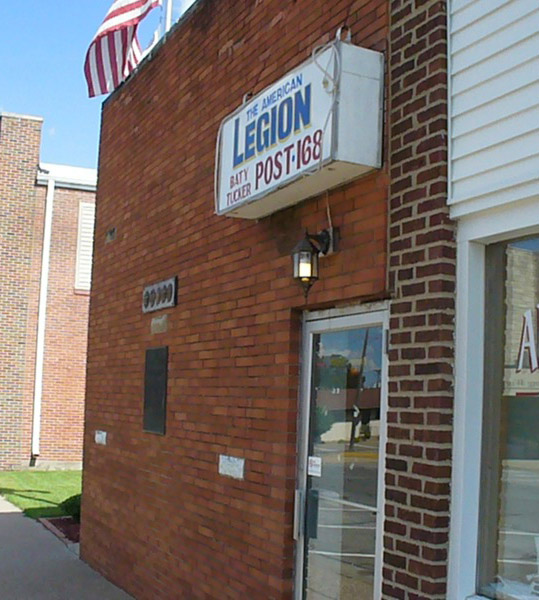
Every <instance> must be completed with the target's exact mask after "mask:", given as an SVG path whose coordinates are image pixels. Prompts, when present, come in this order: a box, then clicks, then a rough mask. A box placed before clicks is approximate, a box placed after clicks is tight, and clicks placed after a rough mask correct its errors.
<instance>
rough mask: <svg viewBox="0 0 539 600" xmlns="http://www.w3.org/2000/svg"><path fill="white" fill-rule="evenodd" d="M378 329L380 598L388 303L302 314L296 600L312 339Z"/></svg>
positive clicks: (377, 590) (298, 596)
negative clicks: (345, 331)
mask: <svg viewBox="0 0 539 600" xmlns="http://www.w3.org/2000/svg"><path fill="white" fill-rule="evenodd" d="M375 326H380V327H381V328H382V332H383V340H382V357H381V360H382V363H381V369H382V372H381V398H380V400H381V402H380V447H379V457H378V484H377V488H378V489H377V498H378V502H377V504H378V505H377V515H376V542H375V559H374V596H373V600H374V599H376V598H381V590H382V550H383V521H384V464H385V447H386V440H387V418H386V415H387V376H388V361H387V347H388V334H389V329H388V328H389V307H388V304H387V302H378V303H373V304H370V305H361V306H356V307H350V308H346V309H332V310H324V311H315V312H309V311H307V312H305V313H304V314H303V327H302V341H301V356H300V366H301V373H300V390H299V399H298V402H299V406H298V427H297V432H298V441H297V449H298V466H297V479H296V495H295V501H294V539H295V540H296V553H295V556H296V560H295V586H294V587H295V594H294V598H295V600H302V599H303V571H304V564H305V535H304V533H305V532H304V525H305V504H306V489H307V458H308V456H307V455H308V440H309V422H310V408H311V401H310V399H311V383H312V359H313V355H312V353H313V342H312V339H313V335H314V334H318V333H326V332H331V331H342V330H346V329H356V328H360V327H375Z"/></svg>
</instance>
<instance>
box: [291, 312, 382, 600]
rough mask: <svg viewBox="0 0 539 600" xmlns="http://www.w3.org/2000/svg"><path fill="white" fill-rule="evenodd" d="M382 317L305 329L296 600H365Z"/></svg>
mask: <svg viewBox="0 0 539 600" xmlns="http://www.w3.org/2000/svg"><path fill="white" fill-rule="evenodd" d="M384 322H385V314H384V313H367V314H362V315H356V316H350V317H342V318H334V319H321V320H319V321H316V320H315V321H311V322H307V324H306V326H305V331H304V333H305V337H304V349H303V353H304V356H303V362H302V364H304V365H305V366H306V367H307V366H308V369H305V373H304V377H303V384H304V390H303V395H302V396H303V397H302V405H303V406H302V419H303V427H302V432H303V440H302V456H301V463H302V464H301V468H300V473H299V479H300V480H299V486H298V494H297V504H298V506H297V511H296V515H297V519H298V521H299V522H298V527H297V540H298V578H297V587H298V594H297V598H298V599H301V600H373V599H375V598H378V597H380V594H379V584H380V581H379V580H380V578H379V576H378V570H379V569H378V567H379V560H378V558H379V556H380V549H381V548H380V543H379V542H380V535H379V530H380V528H381V517H382V511H381V510H380V508H381V500H382V493H381V490H382V488H381V485H382V484H381V481H382V477H381V470H380V468H379V464H381V463H380V458H381V449H382V447H383V445H382V443H383V439H384V427H385V354H384V352H383V346H384Z"/></svg>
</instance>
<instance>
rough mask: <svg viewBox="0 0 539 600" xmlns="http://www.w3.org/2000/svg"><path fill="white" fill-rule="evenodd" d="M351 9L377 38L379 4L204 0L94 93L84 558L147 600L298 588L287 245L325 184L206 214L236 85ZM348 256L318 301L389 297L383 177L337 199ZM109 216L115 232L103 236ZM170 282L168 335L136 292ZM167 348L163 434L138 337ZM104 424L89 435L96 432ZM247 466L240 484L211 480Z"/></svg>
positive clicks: (293, 317) (270, 73)
mask: <svg viewBox="0 0 539 600" xmlns="http://www.w3.org/2000/svg"><path fill="white" fill-rule="evenodd" d="M344 21H347V22H348V24H349V25H350V26H351V28H352V32H353V42H354V43H356V44H360V45H364V46H367V47H371V48H374V49H377V50H382V51H384V50H385V43H386V34H387V23H386V21H387V15H386V2H385V0H378V1H376V2H364V1H361V2H358V1H350V0H346V1H345V0H340V1H336V2H334V3H332V5H331V11H330V10H329V9H328V3H327V2H325V1H324V0H310V1H309V2H308V6H307V7H306V6H305V3H299V2H298V3H295V2H287V3H285V4H283V3H282V2H280V1H277V0H266V1H265V2H254V1H252V0H249V1H246V0H240V1H239V2H238V1H232V0H221V1H220V2H212V1H210V0H206V1H201V2H199V3H198V5H197V6H196V8H195V10H194V11H193V12H192V13H190V14H189V15H188V17H187V18H186V19H185V20H184V22H182V24H181V26H180V27H179V28H177V29H176V30H175V31H174V32H173V34H172V36H171V38H170V39H169V40H168V42H167V43H166V44H165V45H164V46H163V47H162V48H161V49H160V51H159V52H158V53H157V55H156V56H155V57H154V58H153V59H152V60H151V61H149V62H148V63H147V64H145V65H144V66H143V67H142V68H141V70H140V71H139V72H138V73H137V75H136V76H135V77H134V78H133V79H132V80H131V81H129V82H128V83H127V84H126V85H125V86H124V87H123V88H122V89H120V90H119V91H118V92H117V93H116V94H114V95H113V97H112V98H111V99H109V100H108V102H107V103H106V104H105V106H104V114H103V128H102V138H101V155H100V188H99V192H98V215H97V229H96V242H95V257H94V258H95V262H94V280H93V288H92V299H91V309H90V339H89V354H88V383H87V401H86V437H85V476H84V494H83V496H84V500H83V529H82V555H83V557H84V559H85V560H87V561H88V562H89V563H90V564H91V565H93V566H94V567H96V568H98V569H99V570H100V571H101V572H103V573H105V574H106V575H107V576H108V577H109V578H111V579H112V580H113V581H115V582H116V583H118V584H119V585H121V586H122V587H124V588H125V589H127V590H128V591H129V592H130V593H131V594H133V595H134V596H135V597H137V598H138V599H145V598H147V599H152V600H156V599H159V598H162V599H167V600H168V599H169V598H171V597H175V598H189V599H196V598H215V599H216V598H219V599H224V598H253V599H255V598H256V599H257V600H258V599H269V598H273V599H284V598H291V592H292V582H293V572H294V564H293V552H294V545H293V540H292V508H293V496H294V488H295V478H296V419H297V398H298V361H299V347H298V346H299V335H300V316H301V311H302V310H303V309H304V308H305V305H304V301H303V295H302V292H301V290H300V288H299V286H298V285H297V284H296V283H295V282H294V281H292V277H291V276H292V273H291V258H290V252H291V250H292V247H293V246H294V245H295V243H296V242H297V241H299V240H300V239H301V237H302V235H303V232H304V229H305V227H308V228H309V230H310V231H312V232H314V231H317V230H319V229H322V228H324V227H326V226H327V219H326V197H325V194H324V195H322V196H320V197H318V198H314V199H311V200H308V201H305V202H302V203H301V204H299V205H298V206H296V207H294V208H290V209H287V210H284V211H282V212H280V213H277V214H275V215H273V216H270V217H267V218H264V219H261V220H260V221H258V222H256V221H245V220H237V219H236V220H235V219H230V218H226V217H217V216H215V215H214V202H213V173H214V159H215V139H216V135H217V131H218V127H219V123H220V121H221V120H222V119H223V118H224V117H225V116H226V115H227V114H228V113H230V112H231V111H232V110H233V109H235V108H236V107H237V106H238V104H240V103H241V100H242V97H243V95H244V93H245V92H248V91H253V92H255V93H256V92H258V91H260V90H261V89H263V88H264V87H266V86H267V85H269V84H270V83H272V82H274V81H276V80H277V79H279V78H280V77H281V76H283V75H284V74H285V73H286V72H287V71H288V70H290V69H291V68H293V67H295V66H297V65H298V64H300V63H301V62H303V61H304V60H306V59H307V58H308V57H309V56H310V52H311V50H312V48H313V46H314V45H316V44H318V43H321V42H325V41H328V40H329V39H330V38H332V37H333V36H334V33H335V31H336V29H337V27H338V26H340V25H341V24H342V23H343V22H344ZM329 203H330V206H331V212H332V218H333V223H334V225H336V226H338V227H340V228H341V233H342V243H341V250H340V252H338V253H337V254H335V255H334V256H331V257H328V258H326V259H323V260H322V265H321V279H320V281H319V282H318V283H317V284H316V285H315V286H314V288H313V289H312V291H311V293H310V295H309V301H308V307H309V308H315V307H322V306H323V307H330V306H334V305H346V304H352V303H358V302H361V301H365V300H368V299H375V298H376V299H379V298H382V297H386V261H387V255H386V244H387V239H386V230H387V217H386V206H387V174H386V172H385V170H382V171H379V172H376V173H374V174H371V175H368V176H366V177H364V178H362V179H360V180H358V181H356V182H354V183H352V184H349V185H346V186H344V187H342V188H339V189H337V190H335V191H332V192H331V193H330V194H329ZM112 227H116V230H117V236H116V239H115V241H113V242H108V243H107V242H106V238H105V234H106V232H107V230H109V229H110V228H112ZM176 274H177V275H178V278H179V302H178V306H177V307H176V308H174V309H167V310H166V311H164V312H163V313H161V314H167V315H168V331H167V332H165V333H160V334H155V335H152V334H151V330H150V325H151V320H152V315H151V314H150V315H142V313H141V296H142V290H143V287H144V286H145V285H148V284H150V283H154V282H157V281H159V280H161V279H165V278H168V277H171V276H173V275H176ZM159 345H167V346H168V347H169V385H168V413H167V433H166V435H165V436H156V435H152V434H147V433H143V432H142V408H143V386H144V359H145V350H146V348H149V347H155V346H159ZM98 429H99V430H106V431H107V432H108V444H107V445H106V446H97V445H96V444H95V443H94V441H93V437H94V432H95V430H98ZM219 454H230V455H234V456H239V457H244V458H245V459H246V474H245V481H235V480H232V479H227V478H224V477H221V476H219V475H218V473H217V463H218V457H219Z"/></svg>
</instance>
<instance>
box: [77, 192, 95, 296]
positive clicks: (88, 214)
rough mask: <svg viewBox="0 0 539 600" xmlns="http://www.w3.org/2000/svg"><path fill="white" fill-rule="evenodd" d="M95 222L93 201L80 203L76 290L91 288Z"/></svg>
mask: <svg viewBox="0 0 539 600" xmlns="http://www.w3.org/2000/svg"><path fill="white" fill-rule="evenodd" d="M94 222H95V204H94V203H93V202H81V203H80V205H79V227H78V235H77V260H76V267H75V289H76V290H86V291H87V290H90V286H91V283H92V255H93V246H94Z"/></svg>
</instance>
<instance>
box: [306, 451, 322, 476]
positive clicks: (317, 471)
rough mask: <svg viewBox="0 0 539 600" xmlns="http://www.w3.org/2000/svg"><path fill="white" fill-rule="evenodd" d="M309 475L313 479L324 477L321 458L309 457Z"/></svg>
mask: <svg viewBox="0 0 539 600" xmlns="http://www.w3.org/2000/svg"><path fill="white" fill-rule="evenodd" d="M307 474H308V475H310V476H311V477H322V459H321V458H320V457H319V456H309V462H308V464H307Z"/></svg>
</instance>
